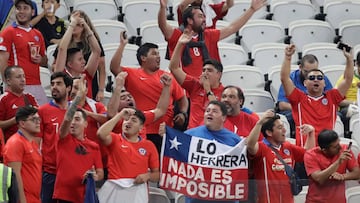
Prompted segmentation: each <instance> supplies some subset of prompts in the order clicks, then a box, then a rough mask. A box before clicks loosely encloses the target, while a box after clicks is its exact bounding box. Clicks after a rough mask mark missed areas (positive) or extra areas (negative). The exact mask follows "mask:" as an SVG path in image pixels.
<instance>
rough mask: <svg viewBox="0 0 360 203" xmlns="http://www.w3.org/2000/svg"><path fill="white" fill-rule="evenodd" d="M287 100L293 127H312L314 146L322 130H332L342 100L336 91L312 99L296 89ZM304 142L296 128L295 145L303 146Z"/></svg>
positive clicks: (304, 138)
mask: <svg viewBox="0 0 360 203" xmlns="http://www.w3.org/2000/svg"><path fill="white" fill-rule="evenodd" d="M287 98H288V99H289V102H290V104H291V108H292V115H293V118H294V122H295V125H296V126H300V125H302V124H311V125H312V126H314V128H315V141H316V145H317V137H318V135H319V133H320V132H321V131H322V130H323V129H333V128H334V126H335V122H336V112H337V109H338V106H339V103H340V102H341V101H342V100H343V99H344V97H343V96H342V95H341V94H340V92H339V90H337V89H331V90H329V91H327V92H325V93H324V95H322V96H320V97H317V98H314V97H311V96H309V95H306V94H305V93H304V92H302V91H301V90H299V89H297V88H295V89H294V91H293V92H292V93H291V94H290V95H289V96H288V97H287ZM301 138H303V139H301ZM305 141H306V137H305V136H304V137H302V136H300V128H296V145H298V146H304V145H305Z"/></svg>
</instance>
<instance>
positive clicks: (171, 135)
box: [160, 127, 248, 200]
mask: <svg viewBox="0 0 360 203" xmlns="http://www.w3.org/2000/svg"><path fill="white" fill-rule="evenodd" d="M160 187H161V188H163V189H167V190H172V191H175V192H179V193H182V194H185V195H186V196H189V197H192V198H197V199H206V200H247V193H248V192H247V190H248V160H247V157H246V146H245V139H242V141H241V142H239V143H238V144H237V145H236V146H229V145H226V144H222V143H219V142H217V141H216V140H208V139H205V138H199V137H195V136H190V135H187V134H184V133H183V132H180V131H177V130H174V129H172V128H170V127H166V135H165V136H164V138H163V145H162V151H161V174H160Z"/></svg>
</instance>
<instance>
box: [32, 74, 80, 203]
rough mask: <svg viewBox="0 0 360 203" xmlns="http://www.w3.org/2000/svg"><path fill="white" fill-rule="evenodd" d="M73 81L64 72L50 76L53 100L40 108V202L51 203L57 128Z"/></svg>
mask: <svg viewBox="0 0 360 203" xmlns="http://www.w3.org/2000/svg"><path fill="white" fill-rule="evenodd" d="M72 84H73V81H72V79H71V78H70V77H69V76H68V75H67V74H66V73H64V72H57V73H53V74H52V75H51V95H52V97H53V100H51V101H50V102H49V103H47V104H44V105H42V106H40V108H39V116H40V117H41V131H40V132H41V133H40V137H42V139H43V144H42V154H43V177H42V192H41V199H42V202H43V203H44V202H46V203H47V202H53V200H52V195H53V192H54V183H55V177H56V145H57V143H58V140H59V136H58V133H59V128H60V124H61V123H62V121H63V119H64V116H65V112H66V109H67V108H68V106H69V102H68V96H69V94H70V92H71V88H72Z"/></svg>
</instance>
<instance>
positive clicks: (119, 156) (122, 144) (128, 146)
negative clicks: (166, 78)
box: [107, 133, 159, 179]
mask: <svg viewBox="0 0 360 203" xmlns="http://www.w3.org/2000/svg"><path fill="white" fill-rule="evenodd" d="M110 135H111V137H112V142H111V144H110V145H109V146H107V149H108V151H109V163H108V167H109V179H119V178H136V177H137V176H138V175H140V174H143V173H147V172H148V170H149V168H150V169H156V168H159V154H158V152H157V150H156V147H155V145H154V144H153V143H152V142H151V141H149V140H144V139H141V140H140V141H139V142H137V143H132V142H128V141H127V140H126V139H124V138H123V137H122V135H121V134H116V133H111V134H110Z"/></svg>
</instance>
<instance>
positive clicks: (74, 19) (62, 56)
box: [54, 12, 80, 72]
mask: <svg viewBox="0 0 360 203" xmlns="http://www.w3.org/2000/svg"><path fill="white" fill-rule="evenodd" d="M70 21H71V22H70V24H69V26H68V28H67V29H66V32H65V34H64V36H63V37H62V38H61V41H60V43H59V46H58V54H57V57H56V64H55V68H54V72H63V71H64V70H65V67H66V58H67V49H68V47H69V44H70V41H71V38H72V34H73V31H74V28H75V26H77V24H78V23H79V21H80V13H79V12H75V13H73V14H72V15H71V17H70Z"/></svg>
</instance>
